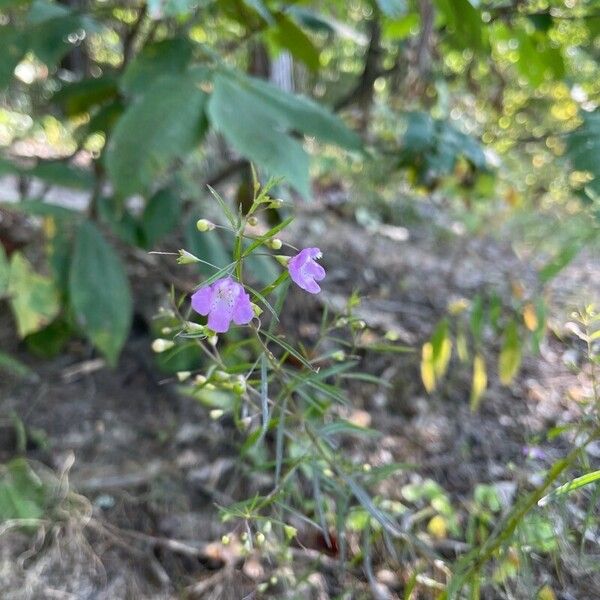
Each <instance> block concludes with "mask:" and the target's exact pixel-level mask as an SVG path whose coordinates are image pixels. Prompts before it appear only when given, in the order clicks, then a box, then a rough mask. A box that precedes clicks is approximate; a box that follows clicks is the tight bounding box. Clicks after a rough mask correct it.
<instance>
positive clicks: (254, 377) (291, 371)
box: [154, 178, 404, 570]
mask: <svg viewBox="0 0 600 600" xmlns="http://www.w3.org/2000/svg"><path fill="white" fill-rule="evenodd" d="M275 184H276V181H274V180H272V181H269V182H268V183H267V184H266V185H265V186H264V187H263V188H261V187H260V186H259V184H258V183H257V182H256V178H255V185H254V200H253V203H252V205H251V207H250V209H249V210H248V212H247V213H246V214H242V213H241V212H238V213H235V212H234V211H233V210H232V209H231V208H230V206H228V204H227V203H226V202H225V201H224V200H223V199H222V198H221V197H220V196H219V195H218V194H217V193H216V192H215V191H214V190H212V189H211V192H212V194H213V195H214V197H215V198H216V200H217V201H218V203H219V205H220V207H221V210H222V213H223V214H224V216H225V218H226V222H224V223H219V224H217V223H212V222H209V221H207V220H206V219H201V220H200V221H199V222H198V230H199V233H198V235H214V234H213V233H212V231H213V230H214V229H219V230H221V231H226V232H228V233H229V234H230V235H231V236H233V246H232V247H233V256H232V260H231V262H230V263H229V264H227V265H226V266H224V267H223V268H217V267H216V266H213V265H209V266H211V267H212V268H213V269H214V273H213V274H212V275H211V276H210V277H208V278H207V279H206V280H204V281H202V282H201V283H200V285H199V286H198V288H197V289H196V290H195V291H194V292H193V294H191V295H189V294H188V295H184V296H182V297H179V298H177V297H176V296H175V294H174V293H173V294H172V296H171V300H172V308H171V310H169V311H163V314H162V315H161V316H160V324H161V327H162V328H163V329H162V330H163V331H164V332H169V334H170V335H169V336H168V337H167V336H165V338H164V339H162V338H161V340H160V341H157V340H155V344H154V347H155V350H156V351H159V352H160V351H162V350H163V349H164V350H165V351H167V350H168V351H169V352H171V353H177V351H178V349H179V348H185V347H189V345H190V344H192V345H194V346H195V347H197V348H198V349H199V350H200V352H201V353H202V355H203V357H204V359H205V360H204V362H203V365H202V368H201V369H200V370H197V371H192V370H186V371H181V372H179V373H177V377H178V379H179V381H180V382H182V390H183V391H184V393H186V394H187V395H189V396H191V397H193V398H195V399H197V400H198V401H200V402H201V403H202V404H204V405H206V406H207V407H208V408H209V410H210V416H211V417H212V418H213V419H221V418H225V417H229V418H230V419H231V420H232V421H233V423H234V424H235V427H236V428H237V430H238V431H239V433H240V434H241V435H240V439H241V442H240V449H239V452H240V454H241V457H242V459H243V460H244V461H245V463H246V464H248V465H249V466H250V467H251V469H253V470H254V471H257V470H260V471H263V474H264V473H266V474H267V475H268V481H269V482H270V483H269V484H268V485H267V486H266V487H264V489H261V491H260V492H259V493H257V494H253V495H252V497H250V498H247V499H245V500H242V501H240V502H237V503H232V505H229V506H221V507H220V509H221V517H222V519H223V521H224V522H228V523H231V531H230V534H229V535H227V536H225V542H227V543H229V542H230V541H231V540H232V539H233V537H235V539H237V540H238V541H240V540H241V543H242V545H243V546H244V547H245V548H246V550H247V551H248V552H249V551H251V550H252V549H253V548H254V549H256V548H260V549H261V551H264V552H270V551H273V549H275V548H278V549H280V550H281V549H283V552H284V553H287V554H286V556H287V557H288V558H289V552H290V550H289V546H290V545H291V544H292V543H293V541H294V539H295V537H296V535H297V534H298V527H299V525H298V524H299V523H303V524H306V526H307V527H308V528H309V529H311V530H312V534H313V535H316V536H318V537H319V539H321V540H322V545H323V547H324V549H325V550H326V551H327V552H329V553H331V554H336V555H337V554H339V555H340V557H341V558H342V562H343V561H344V560H345V557H346V556H347V553H348V548H347V529H348V528H350V530H352V531H354V532H356V531H357V530H360V531H361V532H362V534H363V535H364V536H366V538H368V544H367V545H366V546H364V547H363V548H362V550H361V554H362V556H359V558H362V559H363V560H364V561H366V563H368V564H369V565H370V560H371V558H370V550H369V548H370V544H371V541H372V538H374V537H375V538H378V539H380V538H382V536H383V537H385V538H388V539H389V540H391V538H393V537H403V535H404V534H403V532H402V531H401V527H400V525H399V522H398V521H397V518H396V517H397V514H398V513H399V512H400V509H401V507H399V506H398V505H397V503H396V504H394V503H390V502H387V501H385V500H383V499H381V498H377V499H375V498H373V497H371V495H370V494H369V492H368V489H369V488H371V487H372V485H373V484H374V483H376V482H377V481H379V480H381V478H382V477H385V476H387V475H389V474H391V473H392V472H394V470H397V469H398V468H400V467H399V466H398V465H385V466H381V467H379V466H371V465H365V464H364V463H363V461H356V462H357V463H358V464H354V462H353V461H352V459H351V458H350V457H349V456H348V455H347V453H344V452H343V451H342V448H341V441H342V438H344V437H351V438H353V439H354V440H356V439H357V438H361V437H370V436H373V435H376V432H375V431H373V430H371V429H369V428H368V427H363V426H359V425H357V424H354V423H352V422H350V420H348V419H345V418H344V416H347V415H348V414H349V408H350V407H349V404H350V403H349V400H348V398H347V396H346V394H345V392H344V387H345V384H346V383H347V382H348V380H351V379H355V380H356V379H359V380H363V381H367V382H371V383H380V382H378V381H377V379H376V378H373V377H371V376H369V375H367V374H364V373H359V372H356V366H357V363H358V359H357V349H358V348H359V346H360V345H361V334H362V333H363V330H364V329H365V327H366V325H365V323H364V321H361V320H360V319H359V318H357V317H356V316H355V315H354V314H353V309H354V308H355V307H356V306H357V305H358V303H359V300H358V298H357V297H356V296H352V297H351V299H350V300H349V302H348V304H347V308H346V310H345V312H344V314H341V315H340V314H337V315H332V314H330V313H329V311H328V310H327V309H324V312H323V316H322V320H321V325H320V328H319V335H318V338H317V339H316V341H315V345H314V347H313V348H312V349H310V350H309V349H307V348H305V347H303V346H298V347H295V346H294V345H293V344H292V342H291V341H290V338H288V337H287V336H286V335H285V334H284V332H283V331H282V328H283V326H282V323H281V321H282V320H283V318H282V315H283V314H284V312H285V309H286V296H287V292H288V289H289V288H290V283H293V284H294V285H297V286H298V288H300V289H301V290H302V291H301V292H300V293H306V294H318V293H319V292H320V291H321V286H326V284H327V279H326V271H325V268H324V267H323V266H322V265H321V264H320V262H319V260H320V259H321V258H322V254H321V251H320V250H319V249H318V248H314V247H309V248H304V249H297V248H295V247H293V246H291V245H290V244H287V243H284V242H282V241H281V240H280V239H279V238H277V237H275V236H278V235H279V234H281V233H282V232H283V231H284V230H285V228H286V227H287V226H288V225H289V224H290V223H291V221H292V218H291V217H288V218H285V219H284V220H283V221H282V222H281V223H279V224H278V225H276V226H275V227H272V228H271V229H269V230H268V231H267V232H266V233H264V234H262V235H250V234H249V233H247V231H248V226H249V225H251V226H253V225H256V224H257V222H259V220H260V219H261V217H263V216H265V213H266V211H268V210H270V209H273V208H281V206H282V202H281V201H280V200H276V199H273V198H272V197H271V196H270V195H269V192H270V190H271V189H273V186H274V185H275ZM265 221H266V220H265ZM255 253H260V254H267V255H269V256H271V257H272V260H273V262H274V263H276V264H278V265H279V268H280V270H281V272H280V274H279V275H278V276H277V277H276V278H275V279H274V280H273V281H272V282H271V283H269V284H268V285H266V286H265V287H264V288H263V289H261V290H257V289H254V288H253V287H251V286H250V285H249V283H248V280H249V278H248V279H247V275H251V274H247V272H246V270H247V269H248V270H249V267H247V266H246V261H247V259H248V258H249V257H251V256H252V255H253V254H255ZM323 258H324V259H325V260H326V257H323ZM178 262H179V263H181V264H190V263H193V262H203V263H205V261H204V260H203V259H202V258H201V257H196V256H194V255H193V254H192V253H190V252H188V251H186V250H180V252H179V258H178ZM205 264H206V263H205ZM308 297H309V296H308V295H307V299H308ZM292 337H293V336H292ZM263 479H264V478H263ZM357 514H359V515H361V518H360V519H358V520H357V518H356V515H357ZM357 523H358V524H359V525H360V527H357ZM269 549H270V550H269ZM369 570H370V566H369Z"/></svg>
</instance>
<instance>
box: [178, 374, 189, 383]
mask: <svg viewBox="0 0 600 600" xmlns="http://www.w3.org/2000/svg"><path fill="white" fill-rule="evenodd" d="M191 374H192V373H191V371H179V372H178V373H177V379H178V380H179V381H180V382H181V381H185V380H186V379H189V378H190V375H191Z"/></svg>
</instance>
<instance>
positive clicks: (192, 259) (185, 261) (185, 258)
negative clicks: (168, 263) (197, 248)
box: [177, 250, 200, 265]
mask: <svg viewBox="0 0 600 600" xmlns="http://www.w3.org/2000/svg"><path fill="white" fill-rule="evenodd" d="M198 262H200V259H199V258H198V257H196V256H194V255H193V254H192V253H191V252H188V251H187V250H179V256H178V257H177V264H180V265H189V264H192V263H198Z"/></svg>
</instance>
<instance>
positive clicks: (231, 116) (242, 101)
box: [208, 75, 310, 197]
mask: <svg viewBox="0 0 600 600" xmlns="http://www.w3.org/2000/svg"><path fill="white" fill-rule="evenodd" d="M244 81H245V80H244ZM214 86H215V87H214V91H213V93H212V94H211V96H210V101H209V103H208V114H209V117H210V120H211V122H212V124H213V125H214V127H215V128H216V129H217V130H218V131H220V132H221V133H222V134H223V135H224V136H225V138H226V139H227V141H229V142H230V143H231V145H232V146H233V147H234V148H235V149H236V150H237V151H238V152H240V153H241V154H243V155H244V156H246V157H248V158H249V159H250V160H253V161H255V162H256V163H257V164H258V165H260V166H261V167H263V168H264V169H266V170H267V171H268V172H269V173H270V174H271V175H275V176H282V177H285V178H286V180H287V182H288V183H290V184H291V185H292V186H294V187H295V188H296V189H297V190H298V191H299V192H300V193H301V194H302V195H303V196H305V197H308V196H309V195H310V187H309V181H308V156H307V155H306V153H305V152H304V150H303V148H302V146H301V145H300V144H299V143H298V142H297V141H296V140H294V139H292V138H291V137H290V136H289V135H288V134H287V133H286V132H285V131H284V130H283V127H282V119H281V118H279V117H278V115H277V114H274V112H273V110H272V107H270V106H269V105H267V104H266V103H265V102H264V101H262V100H261V98H260V96H258V95H257V94H256V92H255V91H253V90H252V89H250V88H249V87H248V86H247V85H243V84H240V82H238V81H236V80H234V79H233V78H230V77H226V76H223V75H219V76H217V77H216V78H215V81H214ZM242 114H243V115H244V117H243V118H240V115H242Z"/></svg>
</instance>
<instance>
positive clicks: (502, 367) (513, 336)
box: [498, 321, 521, 385]
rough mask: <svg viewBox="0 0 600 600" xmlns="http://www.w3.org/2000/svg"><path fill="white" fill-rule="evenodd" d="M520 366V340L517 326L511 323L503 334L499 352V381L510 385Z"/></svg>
mask: <svg viewBox="0 0 600 600" xmlns="http://www.w3.org/2000/svg"><path fill="white" fill-rule="evenodd" d="M520 366H521V340H520V339H519V331H518V329H517V324H516V323H515V322H514V321H511V322H510V323H509V324H508V326H507V327H506V330H505V332H504V342H503V344H502V350H501V351H500V359H499V364H498V370H499V374H500V381H501V382H502V383H503V384H504V385H508V384H510V382H511V381H512V380H513V379H514V377H515V375H516V374H517V373H518V371H519V367H520Z"/></svg>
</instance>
